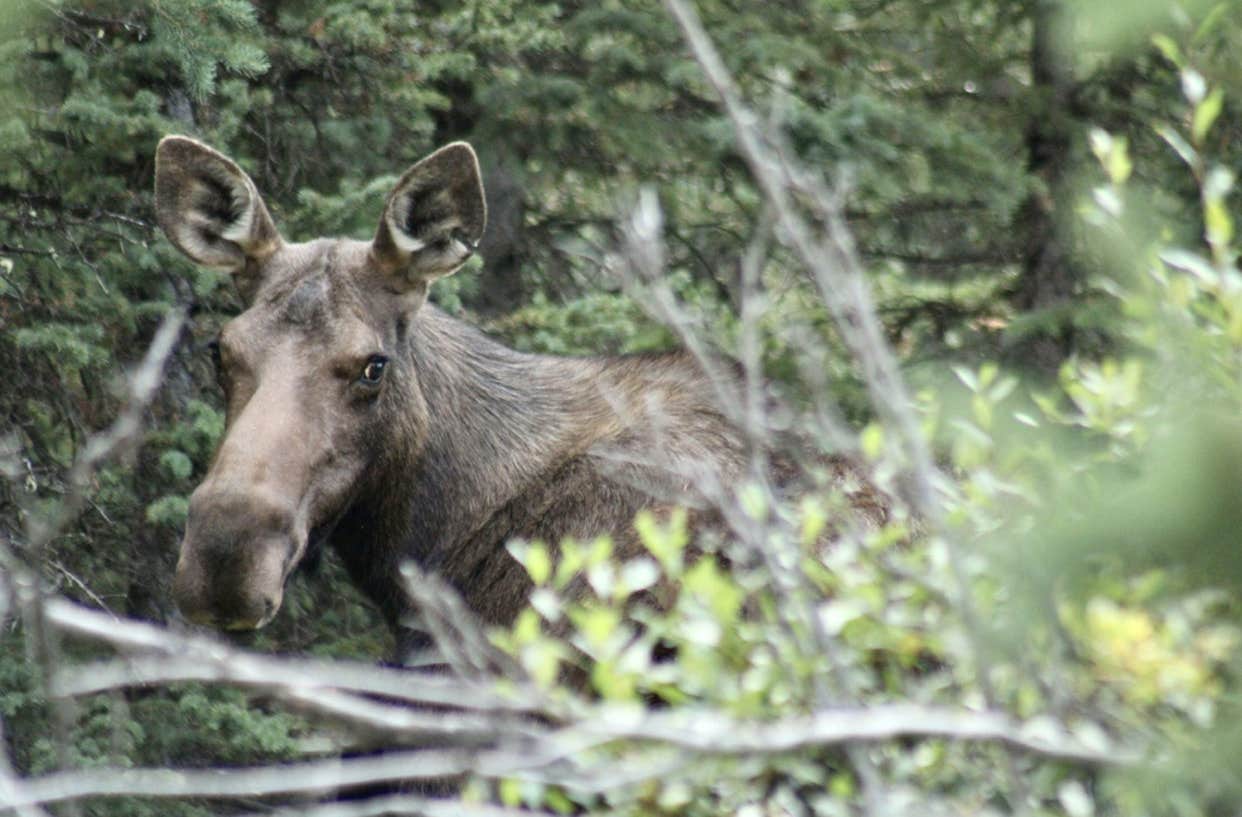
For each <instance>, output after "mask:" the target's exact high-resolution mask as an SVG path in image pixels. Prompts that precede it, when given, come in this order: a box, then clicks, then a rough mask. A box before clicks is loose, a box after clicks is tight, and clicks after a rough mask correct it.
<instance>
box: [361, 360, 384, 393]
mask: <svg viewBox="0 0 1242 817" xmlns="http://www.w3.org/2000/svg"><path fill="white" fill-rule="evenodd" d="M387 365H388V358H386V357H384V356H383V355H371V358H370V359H369V360H368V361H367V365H366V366H365V367H364V368H363V370H362V377H361V380H362V382H363V383H365V384H366V385H368V386H374V385H376V384H378V383H379V382H380V378H382V377H383V376H384V367H385V366H387Z"/></svg>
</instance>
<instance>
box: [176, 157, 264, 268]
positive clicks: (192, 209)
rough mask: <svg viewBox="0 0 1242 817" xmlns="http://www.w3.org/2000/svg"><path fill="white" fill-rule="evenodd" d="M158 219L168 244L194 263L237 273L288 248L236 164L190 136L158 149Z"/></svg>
mask: <svg viewBox="0 0 1242 817" xmlns="http://www.w3.org/2000/svg"><path fill="white" fill-rule="evenodd" d="M155 216H156V219H157V220H158V221H159V224H160V227H161V228H162V229H163V230H164V234H165V235H167V236H168V240H169V241H171V242H172V243H173V244H175V245H176V246H177V248H178V249H179V250H181V251H182V252H183V253H185V254H186V255H188V256H189V257H190V259H191V260H193V261H194V262H196V263H198V264H202V265H203V266H208V267H217V268H220V269H228V270H231V271H232V272H234V273H235V274H243V273H244V271H245V268H246V267H247V264H246V262H247V261H248V260H255V261H262V260H264V259H266V258H267V257H268V256H270V255H271V254H272V253H274V252H275V251H276V250H277V249H279V248H280V246H281V244H282V243H283V241H282V239H281V237H280V232H279V231H278V230H277V229H276V225H275V224H274V223H273V222H272V217H271V215H269V214H268V212H267V206H266V205H265V204H264V203H263V199H262V198H261V197H260V196H259V191H258V189H257V188H255V186H254V182H253V181H251V180H250V177H249V176H247V175H246V174H245V172H244V171H242V169H241V168H240V167H238V166H237V164H236V163H235V162H233V160H231V159H229V158H227V157H226V156H224V155H222V154H220V153H217V152H216V151H214V150H212V149H211V148H209V147H207V146H206V145H204V144H203V143H201V142H197V141H195V140H193V139H190V138H188V137H186V136H166V137H164V138H163V139H162V140H161V141H160V145H159V147H158V148H156V151H155ZM239 283H244V282H241V281H239ZM243 288H244V286H243Z"/></svg>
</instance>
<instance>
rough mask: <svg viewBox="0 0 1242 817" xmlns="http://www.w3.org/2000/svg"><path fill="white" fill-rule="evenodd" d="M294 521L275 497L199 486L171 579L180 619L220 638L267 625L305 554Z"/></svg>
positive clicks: (289, 505)
mask: <svg viewBox="0 0 1242 817" xmlns="http://www.w3.org/2000/svg"><path fill="white" fill-rule="evenodd" d="M296 517H297V513H296V504H295V503H293V502H287V501H284V500H282V499H281V498H280V497H276V496H270V495H266V494H264V493H246V494H241V493H231V492H229V493H220V492H218V491H213V490H210V489H208V488H207V486H206V485H204V486H201V487H200V488H199V489H198V490H197V491H195V492H194V495H193V497H192V498H191V500H190V513H189V517H188V519H187V523H186V534H185V539H184V540H183V541H182V543H181V557H180V559H179V560H178V562H177V573H176V576H175V578H174V579H173V593H174V595H175V596H176V599H177V606H178V607H180V608H181V612H182V614H183V615H184V616H185V617H186V618H188V619H189V620H191V621H193V622H195V623H197V624H203V625H208V626H211V627H215V628H217V629H224V630H255V629H258V628H259V627H262V626H263V625H265V624H267V623H268V622H269V621H271V620H272V617H273V616H275V615H276V611H277V610H278V609H280V602H281V599H282V597H283V595H284V584H285V578H286V577H287V576H288V574H289V570H290V568H291V567H292V565H293V563H294V561H295V560H296V557H297V555H298V554H299V552H300V551H301V550H303V549H304V546H305V539H306V536H305V533H303V532H300V531H298V530H297V527H298V526H297V524H296Z"/></svg>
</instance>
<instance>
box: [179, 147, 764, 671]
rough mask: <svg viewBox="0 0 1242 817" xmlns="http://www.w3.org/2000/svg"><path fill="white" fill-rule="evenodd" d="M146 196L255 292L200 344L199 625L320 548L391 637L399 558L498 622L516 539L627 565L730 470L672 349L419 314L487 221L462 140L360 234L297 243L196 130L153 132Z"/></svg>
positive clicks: (518, 578) (519, 602)
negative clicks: (506, 340) (648, 525)
mask: <svg viewBox="0 0 1242 817" xmlns="http://www.w3.org/2000/svg"><path fill="white" fill-rule="evenodd" d="M155 206H156V215H157V220H158V222H159V224H160V227H161V228H162V229H163V231H164V233H165V234H166V235H167V237H168V238H169V240H170V241H171V242H172V243H173V244H174V245H175V246H176V247H177V248H178V249H180V250H181V251H182V252H183V253H185V255H187V256H188V257H189V258H190V259H191V260H193V261H194V262H196V263H198V264H200V265H206V266H210V267H214V268H219V269H222V270H227V271H228V272H230V273H231V274H232V278H233V280H234V282H235V284H236V287H237V289H238V292H239V294H240V295H241V297H242V299H243V301H244V303H245V310H244V311H243V312H242V313H241V314H240V315H238V316H237V317H235V318H233V319H232V320H231V321H229V322H228V323H227V324H226V325H225V326H224V327H223V329H222V331H221V332H220V334H219V336H218V338H217V340H216V341H214V342H213V343H212V344H211V348H212V351H213V357H214V359H215V363H216V369H217V378H218V381H219V384H220V386H221V388H222V390H223V394H224V399H225V405H226V410H225V412H226V426H225V432H224V437H223V439H222V441H221V442H220V444H219V448H218V450H217V451H216V454H215V456H214V459H213V460H212V462H211V465H210V468H209V470H208V472H207V474H206V476H205V477H204V479H203V481H202V483H201V484H200V485H199V486H198V488H197V489H196V490H195V491H194V493H193V495H192V496H191V499H190V503H189V513H188V517H187V522H186V530H185V536H184V539H183V541H182V543H181V551H180V557H179V559H178V562H177V568H176V574H175V577H174V580H173V591H174V595H175V597H176V600H177V604H178V606H179V608H180V609H181V611H182V613H183V614H184V615H185V616H186V618H188V619H190V620H192V621H194V622H196V623H200V624H204V625H210V626H213V627H216V628H221V629H225V630H252V629H257V628H259V627H262V626H263V625H265V624H266V623H268V622H269V621H270V620H271V619H272V617H273V616H274V615H275V614H276V612H277V610H278V609H279V607H280V604H281V599H282V596H283V593H284V588H285V584H286V582H287V580H288V579H289V576H290V574H291V573H292V572H293V571H294V569H295V568H296V567H297V566H298V564H299V562H301V561H303V560H304V559H306V558H307V556H308V554H310V553H314V552H316V550H317V549H318V548H321V547H324V546H329V547H331V548H333V549H334V550H335V551H336V552H337V553H339V555H340V557H341V559H342V560H343V562H344V564H345V566H346V569H347V571H348V573H349V575H350V577H351V578H352V580H353V581H354V582H355V583H356V584H357V585H358V586H359V587H360V588H361V589H362V591H363V592H364V593H365V594H366V595H367V596H369V597H370V598H371V599H372V600H373V601H374V602H375V603H376V604H377V605H378V607H379V609H380V610H381V611H382V613H383V615H384V617H385V619H386V620H387V621H388V622H389V624H390V625H391V626H393V628H394V630H395V631H396V632H397V634H398V644H399V645H404V648H412V647H413V646H414V644H416V643H417V641H418V638H419V636H418V633H417V632H416V631H415V632H410V631H407V630H404V629H403V628H402V627H401V624H402V622H403V621H404V620H406V619H407V614H408V613H409V612H410V610H409V603H408V601H407V594H406V593H405V592H404V591H403V585H402V574H401V570H400V568H401V565H402V564H403V563H404V562H406V561H407V560H412V561H413V562H414V563H416V564H417V565H419V566H420V567H421V568H423V569H424V570H427V571H430V572H434V573H436V574H438V575H439V576H440V577H441V578H442V579H443V580H444V581H446V582H447V583H448V584H449V585H451V586H452V587H453V588H455V589H456V590H457V591H458V592H459V593H460V594H461V596H462V597H463V598H464V600H465V602H466V603H467V605H468V607H469V608H470V609H471V610H473V611H474V613H476V614H477V615H478V616H479V617H480V618H481V619H482V620H483V621H484V622H487V623H491V624H506V623H509V622H511V621H512V620H513V619H514V617H515V616H516V615H517V613H518V612H519V611H520V610H521V609H522V608H523V606H524V605H525V603H526V599H527V596H528V593H529V591H530V590H531V587H530V582H529V579H528V578H527V576H526V573H525V571H524V570H523V569H522V568H521V567H520V566H519V565H518V564H517V563H516V561H515V560H514V559H513V557H512V556H511V555H510V554H509V553H508V551H507V550H506V548H505V543H506V542H507V541H508V540H510V539H515V538H519V539H525V540H542V541H545V542H548V543H557V542H559V541H561V540H562V539H563V538H565V537H575V538H577V539H579V540H587V539H590V538H593V537H595V536H598V535H600V534H609V535H611V536H612V538H613V540H614V543H615V547H616V548H617V551H618V553H619V554H620V555H622V556H625V555H627V554H632V553H634V552H635V551H637V549H639V548H640V547H641V545H640V543H639V541H638V539H637V537H636V535H635V533H634V531H633V528H632V520H633V518H634V515H635V513H636V512H637V511H638V510H639V509H642V508H652V509H654V510H657V511H659V509H661V508H665V507H669V506H671V505H673V504H675V503H678V502H683V503H684V502H686V501H687V497H689V496H690V495H691V494H692V493H693V489H694V484H695V481H696V479H700V478H707V479H711V480H715V481H716V482H715V484H717V485H726V486H727V485H729V484H730V483H731V481H734V480H736V479H737V478H738V476H739V474H740V473H741V472H742V470H743V464H744V462H745V459H746V454H745V443H744V439H743V435H742V434H741V433H740V432H739V430H738V428H737V427H736V426H735V425H734V424H732V423H730V422H729V420H728V419H727V417H726V416H725V414H724V413H723V412H722V411H721V410H719V408H718V407H717V404H716V402H715V392H714V389H713V384H712V383H711V381H709V379H708V378H706V377H705V376H704V374H702V372H701V371H700V368H699V367H698V366H697V365H696V363H695V362H694V360H693V359H692V358H690V357H688V356H687V355H686V354H685V353H667V354H655V355H637V356H619V357H582V358H567V357H555V356H546V355H534V354H525V353H520V352H517V351H514V350H512V349H509V348H507V347H506V346H504V345H502V344H501V343H499V342H497V341H495V340H493V339H491V338H489V337H488V336H486V335H485V334H484V333H483V332H481V331H480V330H478V329H476V328H475V327H472V326H470V325H468V324H466V323H464V322H462V321H459V320H457V319H454V318H452V317H450V316H448V315H447V314H445V313H444V312H443V311H441V310H439V309H437V308H436V307H435V306H434V305H432V304H429V303H427V294H428V288H429V287H430V286H431V284H432V283H433V282H434V281H435V280H436V279H438V278H441V277H443V276H446V275H450V274H452V273H453V272H455V271H456V270H457V269H458V268H459V267H461V265H462V264H463V263H464V262H465V261H466V260H467V259H469V258H470V256H471V255H472V254H473V253H474V252H475V249H476V247H477V245H478V242H479V239H480V237H481V236H482V234H483V230H484V225H485V222H486V206H485V203H484V191H483V185H482V179H481V174H480V170H479V163H478V159H477V157H476V155H475V152H474V150H473V149H472V148H471V147H470V146H469V145H467V144H465V143H462V142H456V143H453V144H450V145H447V146H445V147H442V148H440V149H439V150H437V151H435V152H434V153H432V154H430V155H429V156H427V157H426V158H424V159H422V160H421V161H419V162H418V163H416V164H415V165H413V166H412V167H410V168H409V170H408V171H406V173H405V174H404V175H403V176H401V178H400V179H399V181H398V182H397V183H396V186H395V187H394V188H393V189H392V191H391V192H390V194H389V195H388V197H387V200H386V202H385V204H384V206H383V210H382V214H381V217H380V221H379V226H378V228H377V229H376V232H375V236H374V238H373V239H372V240H370V241H358V240H352V239H336V238H321V239H316V240H313V241H308V242H305V243H295V242H289V241H286V240H285V239H284V238H283V237H282V236H281V234H280V232H279V231H278V229H277V227H276V225H275V224H274V222H273V220H272V217H271V215H270V213H269V211H268V208H267V207H266V205H265V204H264V202H263V199H262V198H261V197H260V195H259V192H258V190H257V188H256V186H255V184H254V182H253V181H252V180H251V178H250V177H249V176H248V175H247V174H246V173H245V172H244V171H243V170H242V169H241V168H240V167H239V166H238V165H237V164H236V163H235V162H233V161H232V160H231V159H229V158H227V157H226V156H224V155H222V154H221V153H218V152H217V151H215V150H214V149H212V148H210V147H208V146H207V145H204V144H202V143H201V142H198V141H196V140H194V139H191V138H188V137H185V136H168V137H165V138H164V139H163V140H162V141H161V142H160V144H159V147H158V149H157V152H156V172H155ZM412 642H413V643H412Z"/></svg>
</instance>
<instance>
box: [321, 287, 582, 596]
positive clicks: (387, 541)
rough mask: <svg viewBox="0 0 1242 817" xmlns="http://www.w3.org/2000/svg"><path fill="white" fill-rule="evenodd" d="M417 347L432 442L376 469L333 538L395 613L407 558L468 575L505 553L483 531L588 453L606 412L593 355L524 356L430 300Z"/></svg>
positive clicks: (413, 345) (366, 585)
mask: <svg viewBox="0 0 1242 817" xmlns="http://www.w3.org/2000/svg"><path fill="white" fill-rule="evenodd" d="M408 345H409V348H408V355H409V357H410V361H409V362H410V364H411V366H412V369H413V371H414V372H415V373H416V376H417V378H418V384H419V391H420V392H421V395H420V397H421V402H422V404H423V405H424V406H425V420H424V422H425V426H426V432H425V434H426V437H425V441H424V442H423V444H422V445H421V446H420V447H419V448H418V449H417V450H412V449H411V450H410V451H408V452H406V453H403V454H401V455H399V456H396V457H394V458H392V459H391V460H390V461H389V462H387V463H384V464H383V465H381V466H380V467H378V468H377V469H376V470H375V472H374V473H373V474H372V475H371V479H370V480H369V482H370V485H369V486H368V488H367V489H364V491H363V492H362V496H363V497H364V498H362V499H360V500H359V501H358V502H357V503H356V504H355V507H354V508H353V509H351V510H350V512H348V513H347V514H346V516H345V518H344V519H343V520H342V523H341V525H340V526H339V527H338V532H337V534H336V535H335V536H334V537H333V540H334V542H335V544H336V546H337V549H338V550H339V551H340V552H341V553H342V555H343V556H344V557H345V561H346V564H347V566H348V567H349V569H350V572H351V574H353V576H354V578H355V580H356V581H357V582H358V583H359V584H360V585H361V586H362V588H363V589H364V591H366V592H367V593H368V595H370V596H371V597H372V598H373V599H375V600H376V601H378V602H379V603H380V605H381V607H382V608H384V610H385V612H386V613H388V614H389V616H390V617H393V616H394V615H400V613H401V611H402V610H403V609H404V604H403V603H402V597H403V593H402V592H401V591H400V588H397V587H395V586H392V582H393V581H394V579H393V577H395V576H397V575H399V571H397V570H395V569H394V568H395V567H396V566H397V564H398V563H400V562H401V561H404V560H406V559H412V560H414V561H415V562H417V563H419V564H420V566H422V567H424V568H426V569H430V570H438V571H441V572H442V573H443V572H444V569H445V568H446V567H447V566H448V563H449V562H450V561H451V563H452V566H453V568H454V571H453V572H462V571H468V570H469V569H470V568H471V565H472V563H478V562H481V561H484V560H488V559H492V558H508V557H507V556H506V555H505V554H504V553H503V551H501V550H499V548H489V547H485V546H481V545H485V544H487V543H480V542H478V541H475V540H477V538H478V537H477V536H476V534H477V533H478V532H479V531H480V529H481V528H483V527H484V526H486V525H487V524H488V522H489V521H490V520H491V519H492V517H493V515H495V514H496V513H497V511H498V510H500V509H501V508H502V507H504V506H505V505H506V503H511V502H513V501H514V500H515V499H516V498H518V497H520V496H521V495H522V494H523V493H524V492H525V491H526V490H527V489H528V487H529V486H530V485H531V484H532V483H533V481H535V480H537V479H538V478H540V477H541V476H542V475H546V473H547V472H548V470H549V469H550V468H553V467H555V465H556V464H557V463H560V462H563V461H565V460H566V459H568V458H570V457H573V456H575V455H577V454H579V453H581V452H582V451H583V450H585V449H586V448H587V447H588V446H589V445H590V443H591V442H592V438H593V436H594V435H595V434H596V433H598V431H599V430H600V429H601V421H602V419H603V418H604V417H605V416H606V406H603V405H601V398H600V397H599V396H598V390H597V388H596V386H594V385H593V383H594V379H595V375H596V374H597V372H598V369H599V366H598V364H597V363H596V362H595V361H592V360H590V359H563V358H554V357H543V356H539V355H529V354H523V353H521V352H516V351H514V350H512V349H509V348H507V347H505V346H503V345H501V344H499V343H497V342H496V341H494V340H492V339H490V338H488V337H487V336H486V335H484V334H483V333H481V332H479V331H478V330H477V329H475V328H473V327H471V326H469V325H467V324H465V323H462V322H460V321H457V320H455V319H453V318H451V317H449V316H447V315H445V314H444V313H443V312H441V311H439V310H437V309H435V308H434V307H431V306H430V305H427V306H424V307H423V308H422V309H421V310H420V311H419V313H418V315H417V317H416V318H415V320H414V321H413V322H412V324H411V327H410V330H409V344H408ZM414 408H416V409H417V408H418V407H417V406H416V407H414ZM400 450H401V449H400V448H399V447H398V451H400ZM493 551H494V552H493ZM447 578H449V579H450V581H452V579H453V577H452V576H447Z"/></svg>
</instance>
